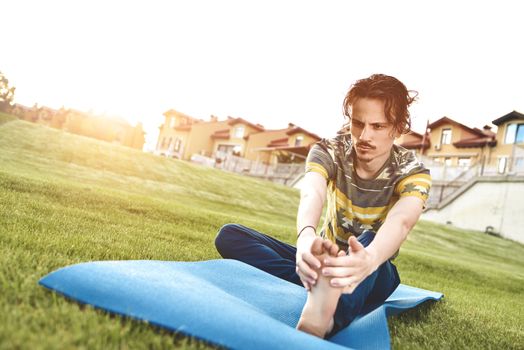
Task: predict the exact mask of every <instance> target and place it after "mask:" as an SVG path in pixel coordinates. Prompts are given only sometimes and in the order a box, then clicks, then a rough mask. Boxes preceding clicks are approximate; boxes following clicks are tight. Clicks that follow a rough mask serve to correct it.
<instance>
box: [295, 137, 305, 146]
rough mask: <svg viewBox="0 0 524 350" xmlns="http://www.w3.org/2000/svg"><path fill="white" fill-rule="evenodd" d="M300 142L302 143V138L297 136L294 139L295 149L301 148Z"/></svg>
mask: <svg viewBox="0 0 524 350" xmlns="http://www.w3.org/2000/svg"><path fill="white" fill-rule="evenodd" d="M302 141H304V136H302V135H298V136H297V137H296V139H295V147H298V146H302Z"/></svg>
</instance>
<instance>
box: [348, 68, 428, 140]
mask: <svg viewBox="0 0 524 350" xmlns="http://www.w3.org/2000/svg"><path fill="white" fill-rule="evenodd" d="M417 95H418V92H416V91H413V90H408V89H407V88H406V86H405V85H404V84H403V83H402V82H401V81H400V80H398V79H397V78H394V77H391V76H389V75H385V74H373V75H372V76H370V77H369V78H365V79H360V80H357V81H356V82H355V83H354V84H353V85H352V86H351V88H350V89H349V91H348V93H347V95H346V97H345V98H344V103H343V109H344V115H345V116H346V117H348V118H349V121H351V106H352V105H353V104H354V103H355V101H356V100H357V99H359V98H372V99H378V100H381V101H384V112H385V114H386V118H387V120H388V121H389V122H390V123H391V124H393V126H394V128H395V130H396V131H398V132H399V133H400V134H406V133H408V132H409V131H410V130H411V117H410V115H409V111H408V107H409V106H410V105H411V104H412V103H413V101H415V99H416V98H417Z"/></svg>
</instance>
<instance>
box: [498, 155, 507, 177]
mask: <svg viewBox="0 0 524 350" xmlns="http://www.w3.org/2000/svg"><path fill="white" fill-rule="evenodd" d="M507 163H508V157H500V158H499V164H498V172H499V174H504V173H505V172H506V164H507Z"/></svg>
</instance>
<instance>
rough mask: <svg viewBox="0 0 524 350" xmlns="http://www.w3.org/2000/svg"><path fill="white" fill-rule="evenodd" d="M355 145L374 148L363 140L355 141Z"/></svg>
mask: <svg viewBox="0 0 524 350" xmlns="http://www.w3.org/2000/svg"><path fill="white" fill-rule="evenodd" d="M355 146H356V147H367V148H371V149H375V148H376V147H375V146H373V145H372V144H370V143H367V142H363V141H360V142H357V144H356V145H355Z"/></svg>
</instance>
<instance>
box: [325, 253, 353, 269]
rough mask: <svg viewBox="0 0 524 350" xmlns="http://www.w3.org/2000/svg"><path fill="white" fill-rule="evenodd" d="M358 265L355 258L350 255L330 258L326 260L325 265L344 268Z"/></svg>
mask: <svg viewBox="0 0 524 350" xmlns="http://www.w3.org/2000/svg"><path fill="white" fill-rule="evenodd" d="M357 264H358V263H357V262H356V261H355V257H353V256H351V255H349V256H347V255H341V256H336V257H335V256H329V257H327V258H325V259H324V265H326V266H342V267H353V266H354V265H357Z"/></svg>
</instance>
